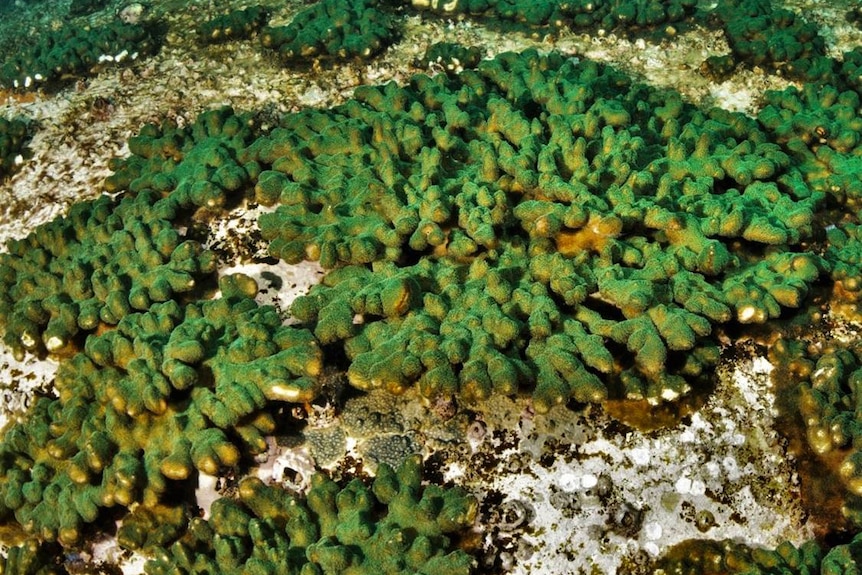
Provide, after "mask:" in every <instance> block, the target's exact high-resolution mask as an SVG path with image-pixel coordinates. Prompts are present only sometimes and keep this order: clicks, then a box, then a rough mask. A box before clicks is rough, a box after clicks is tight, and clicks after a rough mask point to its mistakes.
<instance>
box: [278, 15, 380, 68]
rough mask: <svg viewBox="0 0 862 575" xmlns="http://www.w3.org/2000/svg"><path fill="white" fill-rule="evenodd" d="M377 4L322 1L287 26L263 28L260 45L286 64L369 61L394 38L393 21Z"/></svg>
mask: <svg viewBox="0 0 862 575" xmlns="http://www.w3.org/2000/svg"><path fill="white" fill-rule="evenodd" d="M377 4H378V2H377V0H321V1H320V2H318V3H316V4H315V5H314V6H311V7H309V8H306V9H304V10H302V11H301V12H299V13H298V14H297V15H296V16H295V17H294V19H293V20H292V21H291V23H290V24H288V25H287V26H280V27H272V28H266V29H264V31H263V32H262V34H261V41H262V43H263V45H264V47H266V48H270V49H272V50H275V51H276V52H277V53H278V55H279V57H280V58H281V59H282V61H284V62H285V63H290V62H296V61H303V60H310V59H311V58H337V59H348V58H370V57H372V56H375V55H377V54H378V53H380V52H381V51H382V50H383V49H385V48H386V47H387V46H388V45H390V44H391V43H392V42H393V41H394V40H395V37H396V36H397V28H396V25H395V20H394V19H393V17H392V16H390V15H389V14H388V13H386V12H383V11H381V10H378V9H377Z"/></svg>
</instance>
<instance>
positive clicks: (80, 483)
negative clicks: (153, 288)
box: [0, 276, 321, 544]
mask: <svg viewBox="0 0 862 575" xmlns="http://www.w3.org/2000/svg"><path fill="white" fill-rule="evenodd" d="M220 286H221V291H222V297H221V298H219V299H213V300H206V301H203V302H198V303H188V304H186V305H184V306H183V305H180V304H178V303H177V302H176V301H173V300H169V301H167V302H165V303H162V304H154V305H152V306H151V307H150V309H149V310H148V311H146V312H142V313H141V312H136V313H130V314H128V315H126V316H125V317H123V319H122V320H121V321H120V322H119V323H118V325H117V326H116V328H115V329H111V330H107V331H105V332H104V333H102V334H100V335H90V336H89V337H88V338H87V342H86V346H85V350H84V351H83V352H81V353H78V354H76V355H75V356H74V357H72V358H70V359H68V360H66V361H64V362H63V363H62V364H61V366H60V369H59V371H58V373H57V376H56V379H55V381H54V387H55V390H56V392H57V394H58V397H57V398H51V397H40V398H38V399H37V400H36V403H35V405H34V406H33V408H32V411H31V412H30V413H29V416H28V418H27V419H26V420H25V421H24V422H22V423H18V424H15V425H13V426H12V427H11V428H9V429H8V430H7V431H6V433H5V435H4V438H3V441H2V443H0V521H12V520H14V521H16V522H17V523H18V524H20V525H21V527H23V528H24V529H25V530H26V531H28V532H30V533H33V534H36V535H38V536H39V537H41V538H42V539H44V540H48V541H53V540H60V541H61V542H63V543H64V544H74V543H77V542H79V538H80V536H81V534H82V528H83V526H84V525H85V524H88V523H92V522H94V521H96V519H97V518H98V516H99V514H100V512H101V509H102V508H111V507H123V508H129V507H131V506H133V504H135V503H143V504H144V505H146V506H148V507H152V506H154V505H157V504H159V503H160V502H162V501H163V500H164V499H165V497H166V495H167V494H169V493H176V491H177V490H179V489H183V488H184V483H183V482H185V481H186V480H191V479H193V478H194V476H195V474H196V473H197V471H202V472H205V473H209V474H216V473H218V472H219V470H220V469H222V468H225V467H234V466H236V465H238V464H239V463H240V461H241V459H242V458H243V457H244V456H248V455H249V454H259V453H262V452H264V451H265V450H266V442H265V441H264V435H266V434H270V433H272V432H273V430H274V429H275V422H274V420H273V418H272V416H271V414H270V412H269V411H268V410H267V408H268V407H269V406H271V402H273V401H304V400H307V399H310V398H311V397H313V396H314V395H315V393H316V391H315V379H314V378H315V377H316V376H317V375H318V372H319V370H320V367H321V356H320V352H319V350H318V348H317V345H316V343H315V342H314V341H313V339H312V337H311V334H310V333H308V332H307V331H304V330H299V329H296V328H290V327H285V326H282V325H281V320H280V318H279V316H278V314H277V313H276V311H275V310H274V309H273V308H270V307H259V306H258V305H257V304H256V303H255V302H254V300H253V299H252V296H253V295H254V293H255V292H256V286H255V284H254V281H253V280H251V279H250V278H248V277H244V276H227V277H225V278H222V280H221V281H220ZM130 540H131V539H130Z"/></svg>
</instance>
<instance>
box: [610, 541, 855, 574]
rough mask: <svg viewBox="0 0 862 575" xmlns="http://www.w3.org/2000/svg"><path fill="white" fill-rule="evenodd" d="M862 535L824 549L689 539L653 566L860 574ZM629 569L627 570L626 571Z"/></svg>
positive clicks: (687, 570)
mask: <svg viewBox="0 0 862 575" xmlns="http://www.w3.org/2000/svg"><path fill="white" fill-rule="evenodd" d="M860 545H862V535H857V536H856V537H854V538H853V540H852V541H850V542H848V543H844V544H839V545H835V546H834V547H832V548H831V549H829V548H826V550H824V549H823V548H821V546H820V545H818V544H817V543H816V542H814V541H807V542H805V543H803V544H802V545H800V546H799V547H796V546H794V545H793V544H792V543H790V542H789V541H785V542H783V543H781V544H780V545H778V546H777V547H776V548H775V549H766V548H762V547H749V546H747V545H744V544H741V543H738V542H735V541H730V540H724V541H709V540H698V539H689V540H686V541H683V542H681V543H678V544H676V545H674V546H673V547H672V548H670V549H669V550H668V551H667V552H665V554H664V555H663V556H662V557H660V558H659V559H657V560H656V561H655V562H654V563H653V565H651V569H652V571H650V572H657V573H663V574H665V575H725V574H726V575H857V574H858V573H860V572H862V561H860V551H862V549H861V548H860ZM624 572H626V571H624Z"/></svg>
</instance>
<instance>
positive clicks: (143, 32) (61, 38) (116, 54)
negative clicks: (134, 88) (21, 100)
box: [0, 21, 158, 89]
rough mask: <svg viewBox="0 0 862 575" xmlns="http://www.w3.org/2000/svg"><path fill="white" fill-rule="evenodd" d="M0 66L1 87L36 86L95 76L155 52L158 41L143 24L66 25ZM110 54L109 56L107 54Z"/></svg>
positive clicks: (26, 87)
mask: <svg viewBox="0 0 862 575" xmlns="http://www.w3.org/2000/svg"><path fill="white" fill-rule="evenodd" d="M36 39H37V41H36V43H35V44H34V45H32V46H30V47H22V48H21V49H20V50H18V51H17V52H16V54H15V55H13V56H11V57H10V58H8V59H7V60H6V61H5V62H4V63H3V65H2V67H0V86H5V87H7V88H25V89H36V88H37V87H41V86H43V85H49V86H50V85H52V84H56V83H60V82H62V81H65V80H67V79H68V78H70V77H86V76H91V75H94V74H95V73H96V72H97V71H98V69H99V68H100V67H103V66H107V65H113V64H121V63H127V62H131V61H134V60H136V59H138V58H141V57H143V56H147V55H149V54H152V53H154V52H155V51H156V50H157V49H158V43H157V41H156V40H155V39H154V38H153V36H152V35H151V34H150V32H149V31H148V30H147V29H146V28H144V27H143V26H140V25H137V24H124V23H122V22H119V21H117V22H112V23H111V24H107V25H105V26H101V27H98V28H85V27H81V26H79V25H71V24H69V25H66V26H64V27H63V28H61V29H60V30H56V31H43V32H41V33H40V34H38V35H37V36H36ZM106 56H107V57H109V59H108V58H105V57H106Z"/></svg>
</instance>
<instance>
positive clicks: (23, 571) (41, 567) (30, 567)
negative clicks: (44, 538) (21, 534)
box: [0, 539, 68, 575]
mask: <svg viewBox="0 0 862 575" xmlns="http://www.w3.org/2000/svg"><path fill="white" fill-rule="evenodd" d="M57 547H58V546H57V545H56V544H45V543H42V542H40V541H39V540H38V539H28V540H27V541H25V542H24V543H21V544H19V545H14V546H12V547H10V548H9V549H7V550H6V552H5V557H0V573H2V574H3V575H67V573H68V571H66V569H65V567H64V566H63V565H62V564H60V563H59V561H57V555H58V551H59V549H58V548H57Z"/></svg>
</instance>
